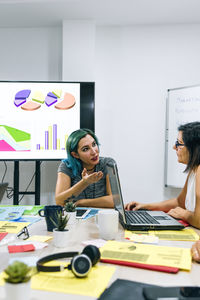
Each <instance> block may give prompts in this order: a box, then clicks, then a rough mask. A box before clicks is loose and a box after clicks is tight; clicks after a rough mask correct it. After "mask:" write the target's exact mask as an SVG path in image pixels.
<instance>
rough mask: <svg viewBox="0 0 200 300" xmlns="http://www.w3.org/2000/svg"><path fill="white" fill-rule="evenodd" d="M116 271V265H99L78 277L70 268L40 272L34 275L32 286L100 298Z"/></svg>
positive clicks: (37, 288) (33, 287)
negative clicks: (82, 276) (86, 274)
mask: <svg viewBox="0 0 200 300" xmlns="http://www.w3.org/2000/svg"><path fill="white" fill-rule="evenodd" d="M59 264H60V263H59ZM56 265H58V261H57V262H56ZM114 271H115V267H109V266H101V265H97V266H95V267H92V269H91V271H90V273H89V274H88V276H87V277H85V278H77V277H75V275H74V274H73V273H72V271H69V270H64V271H62V272H55V273H53V272H51V273H50V272H49V273H46V272H39V273H38V274H36V275H34V276H33V277H32V279H31V288H32V289H36V290H45V291H51V292H61V293H67V294H78V295H84V296H90V297H94V298H98V297H99V296H100V295H101V293H102V292H103V291H104V290H105V288H106V287H107V286H108V283H109V281H110V279H111V277H112V275H113V273H114Z"/></svg>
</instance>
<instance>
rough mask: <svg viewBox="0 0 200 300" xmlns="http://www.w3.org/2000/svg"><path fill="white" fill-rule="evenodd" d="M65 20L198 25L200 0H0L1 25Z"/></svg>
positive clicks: (39, 25)
mask: <svg viewBox="0 0 200 300" xmlns="http://www.w3.org/2000/svg"><path fill="white" fill-rule="evenodd" d="M62 20H93V21H95V23H96V24H97V25H113V26H126V25H149V24H152V25H153V24H195V23H200V0H0V27H4V28H5V27H41V26H61V24H62Z"/></svg>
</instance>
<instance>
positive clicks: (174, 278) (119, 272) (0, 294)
mask: <svg viewBox="0 0 200 300" xmlns="http://www.w3.org/2000/svg"><path fill="white" fill-rule="evenodd" d="M29 232H30V235H35V234H37V235H52V233H51V232H47V230H46V223H45V220H44V219H43V220H42V221H40V222H37V223H35V224H33V225H32V226H30V227H29ZM198 232H199V231H198ZM123 236H124V231H123V229H122V227H121V226H119V234H118V238H117V240H119V241H121V240H123V241H125V239H123ZM97 238H99V233H98V228H97V226H96V224H95V220H94V218H91V219H89V220H86V221H85V220H78V225H77V226H76V231H75V232H74V233H73V238H72V240H71V241H70V243H69V246H68V247H67V248H55V247H54V246H53V243H52V240H51V241H50V242H49V246H48V247H46V248H44V249H42V250H37V251H33V252H26V253H17V254H9V256H10V257H15V258H17V257H22V256H37V257H43V256H45V255H48V254H51V253H57V252H64V251H81V250H82V249H83V248H84V246H83V245H82V244H81V242H82V241H86V240H90V239H91V240H92V239H97ZM159 244H160V245H165V246H177V247H186V248H190V247H191V245H192V244H193V242H178V241H176V242H174V241H173V242H172V241H160V242H159ZM5 251H7V246H2V247H0V255H1V252H5ZM112 266H113V265H112ZM115 267H116V271H115V273H114V275H113V277H112V279H111V281H110V283H112V282H113V281H114V280H115V279H117V278H121V279H127V280H133V281H138V282H144V283H149V284H159V285H163V286H178V285H186V286H190V285H191V286H193V285H198V286H200V264H197V263H193V264H192V270H191V271H190V272H186V271H179V272H178V273H177V274H169V273H164V272H157V271H150V270H144V269H138V268H132V267H124V266H117V265H115ZM110 283H109V284H110ZM80 298H81V299H83V300H84V299H95V298H91V297H86V296H80V295H72V294H63V293H54V292H46V291H39V290H31V300H40V299H41V300H44V299H48V300H55V299H57V300H66V299H71V300H75V299H80ZM3 299H5V293H4V287H0V300H3ZM13 300H14V299H13Z"/></svg>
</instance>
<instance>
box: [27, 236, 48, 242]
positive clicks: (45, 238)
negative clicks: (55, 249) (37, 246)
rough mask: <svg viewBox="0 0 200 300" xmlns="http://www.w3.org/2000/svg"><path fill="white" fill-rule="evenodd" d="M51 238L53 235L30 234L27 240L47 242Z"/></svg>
mask: <svg viewBox="0 0 200 300" xmlns="http://www.w3.org/2000/svg"><path fill="white" fill-rule="evenodd" d="M52 239H53V237H52V236H50V235H32V236H30V237H29V238H28V239H27V241H37V242H47V241H50V240H52Z"/></svg>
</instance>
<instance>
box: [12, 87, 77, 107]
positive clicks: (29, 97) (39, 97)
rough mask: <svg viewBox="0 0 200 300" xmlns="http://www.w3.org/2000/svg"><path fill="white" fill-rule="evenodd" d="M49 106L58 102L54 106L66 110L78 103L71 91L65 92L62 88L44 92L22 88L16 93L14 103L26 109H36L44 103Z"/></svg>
mask: <svg viewBox="0 0 200 300" xmlns="http://www.w3.org/2000/svg"><path fill="white" fill-rule="evenodd" d="M44 103H45V104H46V106H47V107H50V106H52V105H53V104H55V103H56V105H55V106H54V108H56V109H60V110H66V109H70V108H72V107H73V106H74V105H75V104H76V100H75V97H74V96H73V95H72V94H70V93H63V92H62V90H60V89H55V90H52V91H51V92H48V93H47V94H46V93H43V92H42V91H38V90H37V91H33V92H32V93H31V90H21V91H19V92H17V93H16V94H15V99H14V105H15V106H17V107H21V109H23V110H26V111H34V110H37V109H39V108H40V107H41V105H42V104H44Z"/></svg>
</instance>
